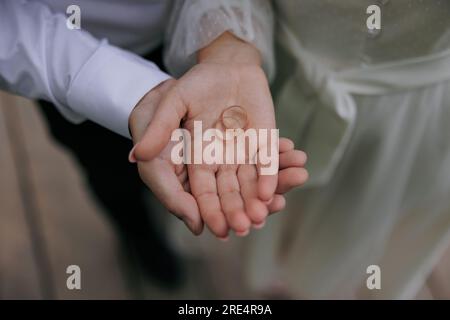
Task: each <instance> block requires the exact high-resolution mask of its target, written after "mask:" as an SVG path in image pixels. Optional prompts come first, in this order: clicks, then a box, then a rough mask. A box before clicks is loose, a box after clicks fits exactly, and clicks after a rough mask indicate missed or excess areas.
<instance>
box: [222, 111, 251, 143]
mask: <svg viewBox="0 0 450 320" xmlns="http://www.w3.org/2000/svg"><path fill="white" fill-rule="evenodd" d="M247 123H248V119H247V112H246V111H245V110H244V108H242V107H240V106H231V107H229V108H227V109H225V110H224V111H223V112H222V115H221V117H220V119H219V120H218V121H217V123H216V129H218V130H220V131H221V132H222V134H223V135H224V139H227V138H231V137H226V136H225V134H226V130H227V129H233V130H236V129H242V130H245V128H246V127H247Z"/></svg>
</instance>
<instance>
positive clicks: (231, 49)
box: [197, 32, 261, 66]
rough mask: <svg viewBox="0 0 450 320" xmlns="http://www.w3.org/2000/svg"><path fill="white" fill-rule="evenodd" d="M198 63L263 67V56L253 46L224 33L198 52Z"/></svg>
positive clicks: (228, 33)
mask: <svg viewBox="0 0 450 320" xmlns="http://www.w3.org/2000/svg"><path fill="white" fill-rule="evenodd" d="M197 60H198V63H207V62H209V63H220V64H225V63H226V64H230V63H231V64H246V65H257V66H261V55H260V53H259V51H258V49H256V48H255V47H254V46H253V45H252V44H250V43H248V42H245V41H242V40H241V39H239V38H237V37H235V36H234V35H233V34H231V33H230V32H224V33H223V34H222V35H220V36H219V37H218V38H217V39H215V40H214V41H213V42H211V43H210V44H209V45H208V46H206V47H205V48H202V49H200V50H199V51H198V54H197Z"/></svg>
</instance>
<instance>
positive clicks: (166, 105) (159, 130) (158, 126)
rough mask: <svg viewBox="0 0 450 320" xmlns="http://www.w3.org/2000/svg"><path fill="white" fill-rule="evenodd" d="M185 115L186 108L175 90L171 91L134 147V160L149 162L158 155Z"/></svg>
mask: <svg viewBox="0 0 450 320" xmlns="http://www.w3.org/2000/svg"><path fill="white" fill-rule="evenodd" d="M186 113H187V108H186V106H185V105H184V103H183V100H182V99H181V97H180V95H179V94H178V92H177V89H176V88H173V89H171V90H170V91H169V92H168V93H167V95H166V96H165V97H164V98H163V99H162V100H161V102H160V104H159V106H158V108H157V110H156V112H155V115H154V117H153V119H152V120H151V121H150V124H149V126H148V127H147V130H146V131H145V133H144V135H143V136H142V138H141V139H140V141H139V142H138V143H137V144H136V145H135V146H134V148H133V151H132V153H133V156H134V158H135V159H136V160H137V161H149V160H152V159H153V158H155V157H156V156H157V155H158V154H160V152H161V151H162V150H163V149H164V147H165V146H166V145H167V144H168V143H169V141H170V137H171V135H172V132H173V131H174V130H175V129H178V128H179V127H180V122H181V120H182V119H183V117H184V116H185V114H186Z"/></svg>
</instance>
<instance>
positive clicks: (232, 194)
mask: <svg viewBox="0 0 450 320" xmlns="http://www.w3.org/2000/svg"><path fill="white" fill-rule="evenodd" d="M237 168H238V166H237V165H221V166H220V167H219V171H218V172H217V190H218V192H219V197H220V203H221V205H222V210H223V212H224V213H225V217H226V218H227V222H228V225H229V226H230V227H231V228H232V229H233V230H234V231H235V232H236V235H238V236H245V235H247V234H248V232H249V229H250V225H251V222H250V219H249V218H248V217H247V215H246V214H245V207H244V200H243V199H242V197H241V191H240V188H239V181H238V178H237V175H236V173H237Z"/></svg>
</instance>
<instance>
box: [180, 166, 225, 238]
mask: <svg viewBox="0 0 450 320" xmlns="http://www.w3.org/2000/svg"><path fill="white" fill-rule="evenodd" d="M188 175H189V184H190V186H191V191H192V195H193V196H194V197H195V199H196V200H197V203H198V206H199V209H200V215H201V216H202V218H203V221H204V222H205V223H206V225H207V226H208V228H209V229H210V230H211V232H212V233H213V234H215V235H216V236H217V237H219V238H226V237H227V236H228V224H227V222H226V220H225V215H224V213H223V211H222V207H221V204H220V199H219V196H218V193H217V186H216V177H215V173H214V170H213V169H212V166H204V165H188Z"/></svg>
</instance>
